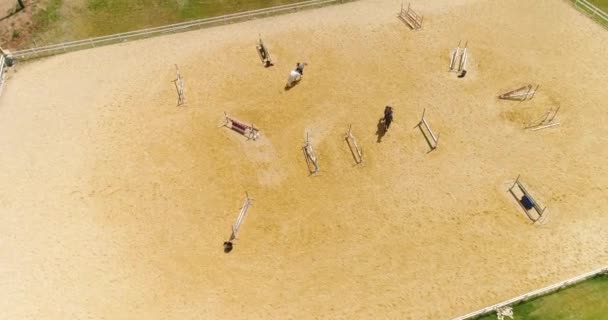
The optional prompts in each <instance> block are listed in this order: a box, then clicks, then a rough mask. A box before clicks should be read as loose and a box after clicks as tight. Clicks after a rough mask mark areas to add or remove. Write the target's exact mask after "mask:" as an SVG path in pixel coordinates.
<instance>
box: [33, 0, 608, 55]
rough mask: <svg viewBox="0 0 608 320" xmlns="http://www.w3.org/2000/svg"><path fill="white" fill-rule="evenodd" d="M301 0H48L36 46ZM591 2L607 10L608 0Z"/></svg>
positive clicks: (38, 18) (38, 19) (37, 26)
mask: <svg viewBox="0 0 608 320" xmlns="http://www.w3.org/2000/svg"><path fill="white" fill-rule="evenodd" d="M299 1H302V0H130V1H125V0H49V2H48V4H47V7H46V8H45V9H43V10H40V11H38V12H37V13H36V14H35V15H34V18H33V19H34V21H33V22H34V26H35V27H34V29H35V30H36V32H35V33H36V35H35V40H37V43H36V44H37V45H45V44H53V43H58V42H64V41H72V40H78V39H85V38H90V37H97V36H104V35H109V34H114V33H120V32H126V31H133V30H138V29H144V28H149V27H157V26H162V25H167V24H171V23H177V22H183V21H188V20H194V19H200V18H206V17H212V16H218V15H224V14H229V13H235V12H240V11H247V10H253V9H260V8H266V7H271V6H277V5H282V4H288V3H295V2H299ZM590 1H591V2H592V3H594V4H595V5H597V6H598V7H599V8H602V9H603V10H604V11H605V12H608V0H590ZM596 20H597V21H598V22H600V23H605V22H604V21H602V20H600V19H599V18H597V17H596Z"/></svg>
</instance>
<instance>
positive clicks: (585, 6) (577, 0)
mask: <svg viewBox="0 0 608 320" xmlns="http://www.w3.org/2000/svg"><path fill="white" fill-rule="evenodd" d="M574 6H575V7H576V8H577V9H578V10H580V11H582V12H584V13H586V14H588V15H589V16H590V17H591V18H592V19H594V20H597V21H598V22H599V23H600V24H601V25H602V26H604V27H606V28H608V14H607V13H606V12H604V11H602V9H600V8H598V7H596V6H595V5H593V4H592V3H590V2H589V1H587V0H574Z"/></svg>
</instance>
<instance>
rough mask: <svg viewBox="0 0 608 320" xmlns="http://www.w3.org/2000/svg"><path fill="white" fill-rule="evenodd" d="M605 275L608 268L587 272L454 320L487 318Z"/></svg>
mask: <svg viewBox="0 0 608 320" xmlns="http://www.w3.org/2000/svg"><path fill="white" fill-rule="evenodd" d="M603 273H608V267H603V268H600V269H597V270H595V271H591V272H587V273H585V274H582V275H580V276H577V277H574V278H571V279H568V280H564V281H561V282H559V283H556V284H552V285H550V286H548V287H544V288H541V289H538V290H534V291H532V292H528V293H526V294H522V295H521V296H518V297H515V298H512V299H509V300H506V301H503V302H500V303H497V304H495V305H492V306H489V307H485V308H483V309H480V310H477V311H474V312H471V313H469V314H466V315H464V316H461V317H458V318H454V319H453V320H469V319H477V318H479V317H481V316H485V315H487V314H490V313H492V312H495V311H496V310H497V309H500V308H503V307H506V306H511V305H515V304H519V303H520V302H524V301H528V300H530V299H533V298H538V297H541V296H544V295H547V294H550V293H553V292H556V291H559V290H561V289H564V288H567V287H570V286H573V285H575V284H577V283H580V282H583V281H585V280H587V279H590V278H593V277H595V276H597V275H600V274H603Z"/></svg>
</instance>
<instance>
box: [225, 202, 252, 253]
mask: <svg viewBox="0 0 608 320" xmlns="http://www.w3.org/2000/svg"><path fill="white" fill-rule="evenodd" d="M251 200H252V199H251V198H249V194H247V193H245V201H244V202H243V206H242V207H241V211H240V212H239V216H238V217H237V218H236V222H235V223H234V225H233V226H232V232H231V233H230V239H228V242H232V241H233V240H234V239H236V236H237V234H238V233H239V229H240V228H241V224H242V223H243V220H245V216H246V215H247V210H248V209H249V206H250V205H251Z"/></svg>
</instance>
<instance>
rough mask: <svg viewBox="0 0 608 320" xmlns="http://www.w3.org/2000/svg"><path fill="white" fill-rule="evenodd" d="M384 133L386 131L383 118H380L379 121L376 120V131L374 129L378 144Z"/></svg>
mask: <svg viewBox="0 0 608 320" xmlns="http://www.w3.org/2000/svg"><path fill="white" fill-rule="evenodd" d="M386 131H387V130H386V123H385V121H384V118H380V120H378V124H377V129H376V135H377V136H378V140H377V141H376V142H378V143H380V142H382V138H383V137H384V135H385V134H386Z"/></svg>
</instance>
